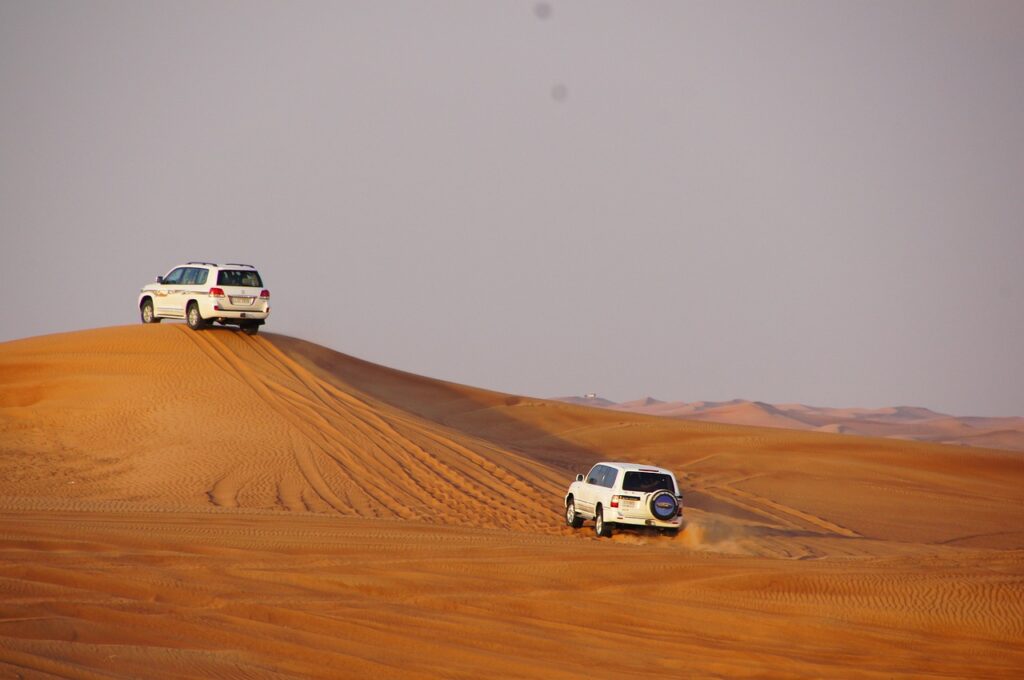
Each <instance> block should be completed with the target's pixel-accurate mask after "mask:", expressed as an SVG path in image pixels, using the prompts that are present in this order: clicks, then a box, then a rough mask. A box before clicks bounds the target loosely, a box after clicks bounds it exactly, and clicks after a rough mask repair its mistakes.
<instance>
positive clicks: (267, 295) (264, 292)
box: [260, 290, 270, 300]
mask: <svg viewBox="0 0 1024 680" xmlns="http://www.w3.org/2000/svg"><path fill="white" fill-rule="evenodd" d="M260 297H261V298H263V299H264V300H269V299H270V291H269V290H261V291H260Z"/></svg>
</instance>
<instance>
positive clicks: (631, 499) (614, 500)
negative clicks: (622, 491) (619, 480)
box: [611, 496, 640, 508]
mask: <svg viewBox="0 0 1024 680" xmlns="http://www.w3.org/2000/svg"><path fill="white" fill-rule="evenodd" d="M638 500H640V499H639V498H637V497H636V496H612V502H611V506H612V507H613V508H617V507H619V503H621V502H623V501H625V502H626V503H627V504H629V503H635V502H637V501H638Z"/></svg>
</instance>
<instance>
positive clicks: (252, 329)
mask: <svg viewBox="0 0 1024 680" xmlns="http://www.w3.org/2000/svg"><path fill="white" fill-rule="evenodd" d="M242 330H243V331H245V334H246V335H256V334H257V333H259V332H260V325H259V324H258V323H247V324H245V325H244V326H242Z"/></svg>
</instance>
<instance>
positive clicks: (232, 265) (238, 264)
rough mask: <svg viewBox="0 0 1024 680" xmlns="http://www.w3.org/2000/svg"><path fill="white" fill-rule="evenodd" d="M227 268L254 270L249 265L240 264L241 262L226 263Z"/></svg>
mask: <svg viewBox="0 0 1024 680" xmlns="http://www.w3.org/2000/svg"><path fill="white" fill-rule="evenodd" d="M227 266H228V267H248V268H249V269H256V267H253V266H252V265H251V264H242V263H241V262H228V264H227Z"/></svg>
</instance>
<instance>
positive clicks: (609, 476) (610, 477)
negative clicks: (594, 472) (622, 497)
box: [601, 467, 619, 489]
mask: <svg viewBox="0 0 1024 680" xmlns="http://www.w3.org/2000/svg"><path fill="white" fill-rule="evenodd" d="M618 476H619V471H618V470H616V469H615V468H613V467H605V469H604V477H603V478H602V479H601V486H606V487H608V488H609V489H610V488H612V487H613V486H615V478H616V477H618Z"/></svg>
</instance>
